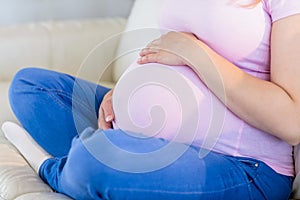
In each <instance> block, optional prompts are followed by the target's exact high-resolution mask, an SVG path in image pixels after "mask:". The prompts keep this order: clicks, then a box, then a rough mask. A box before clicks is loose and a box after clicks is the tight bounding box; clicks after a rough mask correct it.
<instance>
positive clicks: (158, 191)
mask: <svg viewBox="0 0 300 200" xmlns="http://www.w3.org/2000/svg"><path fill="white" fill-rule="evenodd" d="M250 184H251V182H250V181H248V182H246V183H241V184H237V185H234V186H232V187H229V188H224V189H220V190H212V191H205V192H203V191H194V192H192V191H190V192H178V191H167V190H146V189H138V188H117V189H113V190H118V191H150V192H155V193H168V194H186V195H188V194H199V195H200V194H214V193H220V192H224V191H227V190H232V189H235V188H238V187H240V186H244V185H247V186H249V185H250Z"/></svg>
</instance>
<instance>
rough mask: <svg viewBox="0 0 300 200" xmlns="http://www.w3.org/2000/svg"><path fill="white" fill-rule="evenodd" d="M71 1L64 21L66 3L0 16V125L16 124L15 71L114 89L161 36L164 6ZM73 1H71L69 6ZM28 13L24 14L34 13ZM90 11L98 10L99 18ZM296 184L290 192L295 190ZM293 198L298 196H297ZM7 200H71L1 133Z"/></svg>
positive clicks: (147, 0) (2, 189)
mask: <svg viewBox="0 0 300 200" xmlns="http://www.w3.org/2000/svg"><path fill="white" fill-rule="evenodd" d="M76 1H78V3H79V4H78V5H74V6H75V7H73V9H70V10H71V14H69V15H68V13H65V9H64V8H65V6H66V5H70V2H71V1H68V0H59V1H56V0H52V1H43V3H42V4H43V5H42V7H38V5H37V2H36V1H35V0H30V1H29V0H28V2H30V3H32V6H33V7H34V8H35V9H39V8H40V9H41V10H42V12H47V11H48V9H46V8H47V5H45V2H48V3H49V4H51V5H48V6H50V7H51V8H52V10H53V8H56V9H55V11H56V12H57V13H56V14H53V13H51V14H49V13H45V14H41V13H39V14H38V15H37V16H35V17H32V16H29V17H28V16H27V15H26V13H24V12H22V13H20V16H19V18H18V17H15V18H14V20H11V19H7V20H6V21H5V20H3V18H1V14H0V19H2V21H1V20H0V53H1V56H0V105H1V106H0V124H2V123H3V122H4V121H14V122H16V123H17V120H16V119H15V117H14V115H13V113H12V112H11V110H10V106H9V103H8V97H7V91H8V88H9V84H10V81H11V80H12V77H13V75H14V74H15V73H16V72H17V71H18V70H19V69H21V68H24V67H27V66H37V67H44V68H48V69H53V70H58V71H62V72H67V73H70V74H73V75H75V76H80V77H82V78H85V79H89V80H91V81H94V82H100V83H101V84H104V85H106V86H109V87H113V85H114V84H115V82H116V81H117V80H118V78H119V77H120V75H121V74H122V73H123V71H124V70H125V69H126V67H128V65H129V64H130V63H131V62H132V61H133V60H134V59H135V58H136V57H137V53H138V50H139V49H140V48H142V47H143V46H145V45H146V44H147V43H148V42H149V41H151V40H152V39H154V38H156V37H158V36H159V34H160V32H159V31H157V29H155V28H156V27H157V17H158V16H157V14H158V13H159V9H160V8H161V5H162V3H163V0H135V2H134V4H133V0H113V1H112V0H101V1H96V0H81V2H80V0H76ZM76 1H75V0H73V1H72V4H74V2H76ZM13 2H15V1H14V0H12V1H11V3H13ZM83 2H84V3H83ZM99 2H100V4H99ZM40 4H41V3H39V5H40ZM46 4H47V3H46ZM60 4H61V6H62V7H60V6H59V5H60ZM86 4H89V5H86ZM116 4H118V5H116ZM18 5H19V6H22V4H21V5H20V4H18ZM79 5H80V6H82V5H85V7H84V8H83V7H82V12H79V13H78V9H79V10H81V9H80V6H79ZM132 5H133V8H132V9H131V6H132ZM40 6H41V5H40ZM97 6H98V7H97ZM103 6H104V7H105V8H107V9H103ZM120 7H122V8H123V9H120ZM1 8H3V7H0V12H1ZM29 8H30V9H31V10H30V9H29V10H28V11H33V10H35V9H32V7H30V6H29ZM95 8H98V9H99V13H98V16H96V15H97V12H96V13H95ZM89 9H92V10H89ZM19 10H20V11H21V10H22V9H21V8H19ZM50 10H51V9H50ZM100 11H101V12H100ZM5 12H7V9H5ZM5 12H4V13H5ZM2 13H3V11H2ZM87 13H89V14H90V16H87ZM5 14H6V13H5ZM45 15H46V16H45ZM128 15H129V18H127V16H128ZM16 16H18V15H16ZM49 16H50V17H49ZM49 19H50V20H49ZM8 21H13V23H8ZM124 30H125V32H124ZM122 32H124V33H123V34H121V33H122ZM102 71H103V72H104V73H103V74H102V73H101V72H102ZM96 72H97V73H96ZM297 178H299V177H297ZM299 179H300V178H299ZM296 182H297V183H296V184H294V186H295V191H296V189H297V188H298V181H296ZM299 182H300V181H299ZM296 192H298V193H299V194H298V196H300V192H299V191H298V190H297V191H296ZM295 197H296V196H295ZM10 199H16V200H34V199H43V200H48V199H49V200H50V199H70V198H69V197H67V196H65V195H61V194H58V193H55V192H53V191H52V190H51V188H50V187H49V186H47V185H46V184H44V183H43V181H42V180H41V179H40V178H39V177H38V176H37V175H36V174H35V173H34V171H33V170H32V169H31V167H30V166H29V165H28V164H27V162H26V161H25V160H24V159H23V157H22V156H21V155H20V154H19V153H18V151H17V150H16V149H15V148H14V147H13V146H12V145H11V144H10V143H9V141H7V140H6V139H5V137H4V136H3V134H2V132H1V130H0V200H10Z"/></svg>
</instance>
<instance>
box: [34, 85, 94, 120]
mask: <svg viewBox="0 0 300 200" xmlns="http://www.w3.org/2000/svg"><path fill="white" fill-rule="evenodd" d="M34 89H36V90H39V91H40V92H45V93H46V94H48V95H49V96H51V97H52V99H53V100H54V101H55V102H56V103H57V104H59V105H60V106H61V108H63V109H65V110H68V111H70V112H73V110H72V109H70V108H69V107H67V106H65V105H64V104H63V103H62V102H61V100H60V99H59V98H58V97H57V95H55V94H53V93H56V94H58V95H61V96H64V97H67V98H68V99H69V100H71V102H72V101H75V102H76V103H78V104H80V105H81V106H83V107H85V108H86V109H88V110H89V107H88V106H87V105H86V104H85V103H84V102H83V101H80V100H78V99H76V98H73V95H71V94H70V93H67V92H65V91H63V90H56V89H46V88H42V87H35V88H34ZM72 104H73V103H72ZM78 119H79V120H80V121H81V122H82V123H84V120H82V119H81V118H78Z"/></svg>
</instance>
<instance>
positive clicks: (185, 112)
mask: <svg viewBox="0 0 300 200" xmlns="http://www.w3.org/2000/svg"><path fill="white" fill-rule="evenodd" d="M113 109H114V112H115V123H114V127H115V128H121V129H123V130H127V131H129V132H134V133H139V134H141V135H142V136H145V137H159V138H164V139H167V140H175V141H179V142H184V143H189V144H191V143H195V144H197V145H200V144H201V143H202V142H203V140H204V139H205V138H207V135H212V134H213V135H215V136H216V137H215V138H217V135H216V134H220V133H221V129H222V123H221V122H222V120H224V117H225V113H226V108H225V106H224V105H223V104H222V103H220V102H219V100H218V99H217V98H216V97H214V95H213V94H212V93H211V92H210V91H209V89H208V88H207V87H206V86H205V84H203V83H202V81H201V80H200V79H199V78H198V77H197V75H196V74H195V73H194V71H192V70H191V69H190V68H189V67H186V66H176V67H171V66H166V65H162V64H157V63H150V64H146V65H138V64H133V65H132V66H131V67H130V68H129V69H128V70H127V71H126V72H125V73H124V74H123V76H122V77H121V78H120V80H119V81H118V83H117V85H116V87H115V89H114V95H113ZM218 129H219V130H218ZM212 131H213V132H212ZM210 132H212V133H210Z"/></svg>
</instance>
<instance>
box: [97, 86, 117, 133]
mask: <svg viewBox="0 0 300 200" xmlns="http://www.w3.org/2000/svg"><path fill="white" fill-rule="evenodd" d="M112 94H113V89H111V90H110V91H109V92H107V93H106V94H105V96H104V97H103V100H102V102H101V104H100V108H99V113H98V114H99V117H98V128H99V129H103V130H106V129H109V128H111V127H112V124H111V123H112V121H113V120H114V118H115V115H114V111H113V107H112V105H113V104H112Z"/></svg>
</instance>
